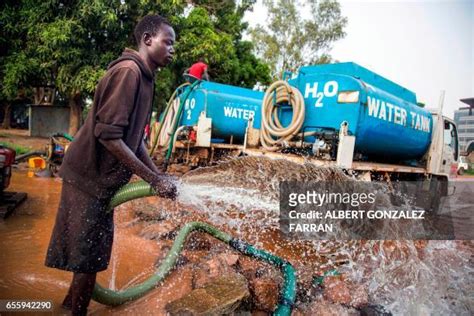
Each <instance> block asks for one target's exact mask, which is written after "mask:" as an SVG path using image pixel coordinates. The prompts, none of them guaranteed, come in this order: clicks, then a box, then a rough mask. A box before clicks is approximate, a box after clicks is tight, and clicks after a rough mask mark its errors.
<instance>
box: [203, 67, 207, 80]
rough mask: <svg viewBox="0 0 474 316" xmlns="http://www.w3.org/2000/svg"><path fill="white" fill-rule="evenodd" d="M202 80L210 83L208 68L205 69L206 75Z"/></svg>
mask: <svg viewBox="0 0 474 316" xmlns="http://www.w3.org/2000/svg"><path fill="white" fill-rule="evenodd" d="M202 78H203V79H204V80H206V81H209V73H208V72H207V67H206V69H204V74H203V75H202Z"/></svg>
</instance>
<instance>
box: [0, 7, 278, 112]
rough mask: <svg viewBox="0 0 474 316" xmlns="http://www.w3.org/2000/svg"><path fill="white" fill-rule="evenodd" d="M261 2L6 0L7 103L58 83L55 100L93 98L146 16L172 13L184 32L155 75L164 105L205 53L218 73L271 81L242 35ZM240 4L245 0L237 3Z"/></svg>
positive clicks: (227, 78)
mask: <svg viewBox="0 0 474 316" xmlns="http://www.w3.org/2000/svg"><path fill="white" fill-rule="evenodd" d="M254 2H255V1H254V0H242V1H231V0H224V1H223V0H203V1H201V0H197V1H185V0H154V1H143V0H124V1H123V0H42V1H36V0H21V1H15V0H7V1H6V3H5V4H4V5H2V7H1V9H0V27H1V28H2V30H3V33H2V34H1V35H0V43H1V44H2V46H3V44H5V43H6V44H7V47H8V48H7V49H4V48H2V49H1V52H2V54H1V55H0V66H1V73H0V79H1V82H2V84H1V87H0V101H5V100H12V99H14V98H15V97H16V96H17V95H18V93H19V89H22V88H25V87H31V86H35V85H46V84H54V85H55V86H56V88H57V92H58V95H57V98H56V100H58V101H62V102H63V103H66V104H67V100H68V99H72V98H74V99H76V100H77V99H78V98H79V99H80V100H82V101H84V100H86V99H91V98H92V97H93V93H94V90H95V87H96V85H97V83H98V81H99V80H100V78H101V77H102V76H103V74H104V73H105V71H106V69H107V65H108V64H109V63H110V62H111V61H112V60H114V59H115V58H117V57H118V56H119V55H120V53H121V52H122V50H123V49H124V48H125V47H133V46H135V45H134V44H135V43H134V38H133V29H134V27H135V25H136V23H137V22H138V21H139V20H140V19H141V18H142V17H143V16H145V15H147V14H151V13H159V14H161V15H163V16H166V17H167V18H168V19H169V20H170V22H171V24H172V25H173V26H174V28H175V30H176V32H177V43H176V46H175V49H176V52H177V54H176V55H177V56H176V57H177V58H176V59H175V61H174V62H173V63H172V65H170V66H169V67H167V68H166V69H162V70H161V71H160V72H159V73H158V75H157V76H156V78H157V80H156V86H155V87H156V93H157V98H155V100H156V105H157V106H158V107H159V108H162V107H163V105H164V104H165V103H166V100H167V98H168V97H169V96H170V95H171V93H172V92H173V91H174V88H175V87H177V86H178V85H179V84H180V83H181V82H182V81H183V79H182V77H181V75H182V73H183V71H184V70H185V69H186V68H188V67H189V66H190V65H191V64H192V63H194V62H196V61H197V59H198V58H200V57H203V58H205V59H206V60H207V61H208V63H209V66H210V69H209V73H210V75H211V79H212V80H214V81H218V82H223V83H228V84H236V85H242V86H246V87H252V86H253V85H254V84H255V83H256V82H257V81H259V82H262V83H268V82H269V80H270V77H269V68H268V66H267V65H266V64H264V63H263V62H262V61H261V60H259V59H258V58H256V57H255V56H254V54H253V52H252V50H253V46H252V44H251V43H249V42H245V41H242V40H241V36H242V32H243V31H244V30H246V28H247V25H246V24H245V23H243V22H242V18H243V15H244V13H245V11H246V10H248V9H250V8H251V6H252V5H253V4H254ZM236 3H239V4H238V5H237V4H236Z"/></svg>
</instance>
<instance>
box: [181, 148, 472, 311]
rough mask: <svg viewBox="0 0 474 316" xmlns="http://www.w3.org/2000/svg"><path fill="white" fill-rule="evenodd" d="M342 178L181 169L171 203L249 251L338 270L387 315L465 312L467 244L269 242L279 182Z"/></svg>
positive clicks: (249, 169)
mask: <svg viewBox="0 0 474 316" xmlns="http://www.w3.org/2000/svg"><path fill="white" fill-rule="evenodd" d="M348 179H350V178H349V177H347V176H346V175H345V174H344V173H343V172H342V171H340V170H338V169H334V168H324V167H317V166H314V165H310V164H302V165H300V164H296V163H292V162H289V161H285V160H271V159H267V158H254V157H246V158H240V159H235V160H231V161H228V162H224V163H221V164H219V165H218V166H215V167H208V168H201V169H197V170H194V171H191V172H189V173H188V174H186V175H185V176H184V177H183V178H182V183H181V185H180V187H179V195H178V201H179V202H180V203H182V204H187V205H192V206H193V207H195V208H197V209H199V210H200V211H202V212H204V213H205V214H206V215H207V216H208V218H209V221H210V222H211V223H214V224H215V225H227V226H228V227H230V228H231V229H232V230H233V231H234V232H235V234H236V235H237V236H239V237H241V238H244V239H246V240H247V241H249V242H252V243H254V244H255V245H256V246H265V245H266V246H267V248H268V246H270V248H272V249H271V250H272V251H274V252H275V253H276V254H277V255H282V256H283V257H297V258H300V260H301V261H302V262H303V263H307V262H308V259H309V258H311V260H313V259H314V258H316V259H314V260H315V261H316V262H313V264H315V265H316V266H317V268H318V269H319V270H325V269H329V268H334V267H338V269H339V270H340V271H341V272H343V273H345V274H346V276H347V277H348V278H349V279H351V280H353V281H354V282H357V283H358V284H363V285H365V286H366V287H367V288H368V292H369V299H370V302H371V303H372V304H380V305H383V306H385V307H386V309H387V310H389V311H391V312H392V313H394V314H403V315H405V314H410V315H419V314H435V315H448V314H456V315H463V314H465V315H469V314H472V312H473V311H474V298H473V294H472V293H474V291H473V290H474V286H473V284H474V282H473V281H474V278H473V275H474V268H473V248H474V247H473V243H472V242H471V241H464V242H462V241H409V240H403V241H376V240H365V241H364V240H362V241H345V242H343V241H314V240H313V241H288V240H285V241H283V240H281V239H279V238H280V237H277V235H278V234H277V233H276V232H277V230H278V207H279V183H280V182H281V181H283V180H297V181H325V180H333V181H345V180H348ZM315 254H316V256H315ZM341 262H342V263H344V264H343V265H342V266H340V263H341Z"/></svg>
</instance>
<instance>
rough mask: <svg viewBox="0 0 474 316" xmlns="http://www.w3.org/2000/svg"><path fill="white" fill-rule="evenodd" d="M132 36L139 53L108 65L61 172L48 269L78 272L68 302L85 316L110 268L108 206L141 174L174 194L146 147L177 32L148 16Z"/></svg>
mask: <svg viewBox="0 0 474 316" xmlns="http://www.w3.org/2000/svg"><path fill="white" fill-rule="evenodd" d="M134 35H135V39H136V41H137V45H138V52H137V51H134V50H131V49H125V51H124V52H123V54H122V56H121V57H120V58H118V59H117V60H115V61H113V62H112V63H111V64H110V65H109V67H108V70H107V73H106V74H105V76H104V77H103V78H102V79H101V80H100V82H99V84H98V85H97V89H96V92H95V95H94V103H93V106H92V109H91V111H90V113H89V115H88V117H87V119H86V122H85V123H84V126H83V127H82V128H81V129H80V130H79V132H78V133H77V135H76V137H75V139H74V141H73V142H72V144H71V146H70V147H69V149H68V151H67V154H66V156H65V158H64V162H63V164H62V166H61V169H60V172H59V174H60V176H61V177H62V178H63V187H62V192H61V201H60V204H59V209H58V214H57V217H56V223H55V226H54V229H53V233H52V236H51V241H50V245H49V248H48V253H47V256H46V265H47V266H49V267H53V268H58V269H62V270H67V271H72V272H73V273H74V274H73V279H72V282H71V286H70V288H69V292H68V294H67V296H66V298H65V299H64V302H63V307H64V308H67V309H71V310H72V314H73V315H86V314H87V307H88V305H89V302H90V299H91V295H92V291H93V289H94V285H95V280H96V273H97V272H99V271H102V270H105V269H107V266H108V264H109V260H110V255H111V251H112V241H113V212H106V208H107V205H108V204H109V202H110V199H111V198H112V196H113V195H114V194H115V192H116V191H117V190H118V189H119V188H120V187H122V186H123V185H124V184H126V183H127V182H128V181H129V180H130V177H131V175H132V174H136V175H138V176H140V177H141V178H142V179H144V180H145V181H147V182H148V183H150V184H151V185H152V187H153V188H154V189H155V190H156V192H157V194H158V195H159V196H161V197H165V198H171V199H174V198H175V195H176V187H175V185H174V184H173V182H172V181H170V179H169V178H167V177H166V176H165V175H163V174H160V172H159V171H158V169H157V168H156V166H155V165H154V164H153V162H152V161H151V159H150V157H149V156H148V154H147V151H146V149H145V146H144V144H143V132H144V128H145V125H146V124H147V123H148V122H149V120H150V115H151V108H152V100H153V90H154V71H155V70H156V69H157V68H158V67H164V66H166V65H167V64H169V63H170V62H171V61H172V58H173V54H174V48H173V45H174V42H175V33H174V30H173V28H172V27H171V25H170V24H169V22H168V21H167V20H166V19H164V18H163V17H161V16H159V15H149V16H145V17H144V18H143V19H142V20H141V21H140V22H139V23H138V24H137V26H136V28H135V31H134Z"/></svg>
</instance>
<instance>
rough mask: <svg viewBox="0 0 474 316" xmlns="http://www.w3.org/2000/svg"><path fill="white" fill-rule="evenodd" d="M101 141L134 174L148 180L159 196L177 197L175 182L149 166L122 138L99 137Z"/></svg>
mask: <svg viewBox="0 0 474 316" xmlns="http://www.w3.org/2000/svg"><path fill="white" fill-rule="evenodd" d="M99 142H100V143H101V144H102V145H103V146H104V147H105V148H106V149H107V150H108V151H109V152H110V153H112V155H114V156H115V157H116V158H117V159H118V160H119V161H120V162H121V163H123V164H124V165H125V166H127V167H128V168H129V169H130V170H131V171H132V172H133V173H134V174H136V175H138V176H139V177H141V178H142V179H143V180H145V181H146V182H148V183H149V184H150V185H151V186H152V187H153V188H154V189H155V191H156V193H157V194H158V195H159V196H161V197H164V198H170V199H174V198H175V197H176V186H175V184H174V183H173V182H172V181H170V179H168V178H166V177H163V176H160V175H159V174H158V173H157V172H155V171H154V170H152V169H150V168H149V167H147V166H146V165H145V164H144V163H143V162H142V161H140V160H139V159H138V158H137V156H135V154H134V153H133V152H132V151H131V150H130V148H129V147H128V146H127V145H126V144H125V143H124V142H123V140H122V139H107V140H104V139H99ZM155 168H156V167H155Z"/></svg>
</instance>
